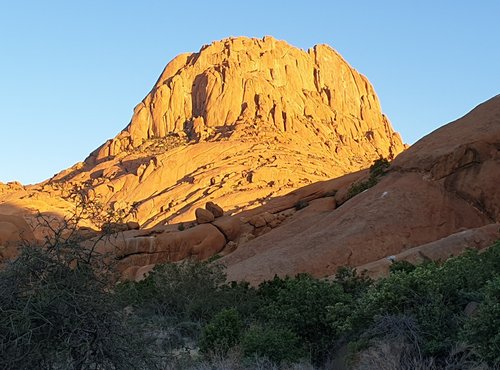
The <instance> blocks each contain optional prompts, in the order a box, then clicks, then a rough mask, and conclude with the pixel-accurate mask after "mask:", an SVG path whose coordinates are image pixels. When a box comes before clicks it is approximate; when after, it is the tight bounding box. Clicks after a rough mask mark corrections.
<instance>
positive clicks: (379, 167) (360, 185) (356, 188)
mask: <svg viewBox="0 0 500 370" xmlns="http://www.w3.org/2000/svg"><path fill="white" fill-rule="evenodd" d="M389 166H390V163H389V161H388V160H387V159H385V158H379V159H377V160H375V161H374V162H373V164H372V165H371V166H370V177H368V179H366V180H365V181H361V182H357V183H354V184H352V185H351V187H350V188H349V190H348V193H347V199H351V198H353V197H355V196H356V195H358V194H360V193H362V192H363V191H365V190H367V189H370V188H371V187H374V186H375V185H377V183H378V182H379V181H380V178H381V177H382V176H384V175H385V173H386V171H387V168H389Z"/></svg>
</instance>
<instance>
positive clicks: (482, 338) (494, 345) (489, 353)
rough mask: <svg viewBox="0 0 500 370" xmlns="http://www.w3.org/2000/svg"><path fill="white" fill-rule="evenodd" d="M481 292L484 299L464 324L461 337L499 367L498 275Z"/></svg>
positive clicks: (499, 303) (499, 284)
mask: <svg viewBox="0 0 500 370" xmlns="http://www.w3.org/2000/svg"><path fill="white" fill-rule="evenodd" d="M499 272H500V271H499ZM483 293H484V301H483V302H482V303H481V304H480V305H479V309H478V312H477V314H475V315H474V316H473V317H472V318H471V319H470V320H469V321H468V322H467V323H466V324H465V327H464V330H463V338H464V339H465V340H466V341H467V342H468V343H470V344H471V345H472V346H473V347H474V348H475V349H476V350H477V352H478V353H479V354H480V355H481V357H482V358H484V359H485V360H487V361H488V362H489V364H490V365H492V366H495V367H500V276H498V275H497V276H496V277H495V278H494V279H492V280H491V281H489V282H488V283H487V284H486V286H485V287H484V289H483Z"/></svg>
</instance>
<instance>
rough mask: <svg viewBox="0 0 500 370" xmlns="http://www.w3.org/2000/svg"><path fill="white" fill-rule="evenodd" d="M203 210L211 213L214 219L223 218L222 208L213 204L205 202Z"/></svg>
mask: <svg viewBox="0 0 500 370" xmlns="http://www.w3.org/2000/svg"><path fill="white" fill-rule="evenodd" d="M205 209H206V210H207V211H209V212H211V213H212V214H213V215H214V217H215V218H218V217H222V216H224V210H223V209H222V207H221V206H219V205H217V204H215V203H214V202H207V204H205Z"/></svg>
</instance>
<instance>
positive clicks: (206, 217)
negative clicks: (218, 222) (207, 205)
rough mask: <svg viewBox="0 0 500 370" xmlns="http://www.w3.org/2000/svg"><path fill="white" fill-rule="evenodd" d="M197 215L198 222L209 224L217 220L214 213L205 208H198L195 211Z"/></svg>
mask: <svg viewBox="0 0 500 370" xmlns="http://www.w3.org/2000/svg"><path fill="white" fill-rule="evenodd" d="M195 215H196V222H198V223H199V224H208V223H210V222H212V221H213V220H215V217H214V215H213V213H212V212H210V211H208V210H206V209H203V208H197V209H196V211H195Z"/></svg>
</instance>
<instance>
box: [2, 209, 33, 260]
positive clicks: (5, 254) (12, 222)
mask: <svg viewBox="0 0 500 370" xmlns="http://www.w3.org/2000/svg"><path fill="white" fill-rule="evenodd" d="M34 240H35V237H34V235H33V232H32V231H31V228H30V227H29V225H28V224H27V223H26V221H25V220H24V219H23V218H22V217H19V216H13V215H5V214H0V262H2V261H4V260H6V259H10V258H13V257H15V256H16V255H17V253H18V248H19V246H20V245H22V244H23V243H24V242H32V241H34Z"/></svg>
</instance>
